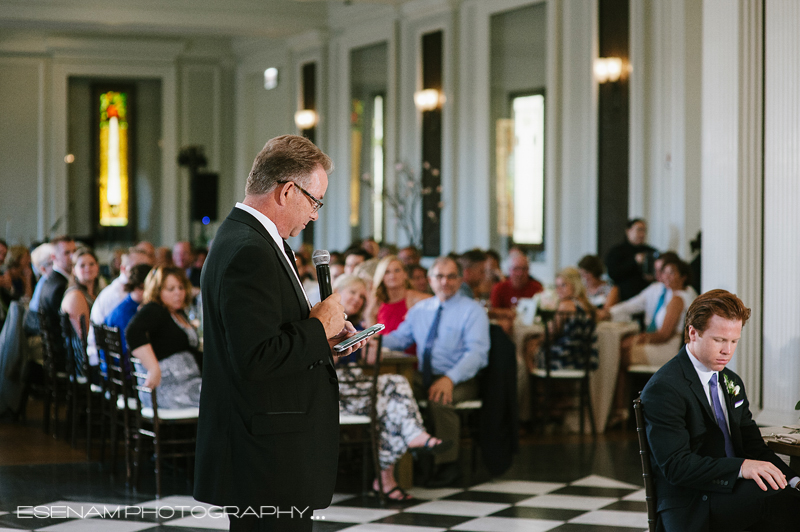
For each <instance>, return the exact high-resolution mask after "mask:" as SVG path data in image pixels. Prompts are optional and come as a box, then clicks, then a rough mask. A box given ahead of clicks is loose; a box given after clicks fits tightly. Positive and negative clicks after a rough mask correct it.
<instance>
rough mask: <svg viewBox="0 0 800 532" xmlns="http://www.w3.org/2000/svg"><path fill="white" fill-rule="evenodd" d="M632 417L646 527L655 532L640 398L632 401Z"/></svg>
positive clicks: (653, 507) (653, 491)
mask: <svg viewBox="0 0 800 532" xmlns="http://www.w3.org/2000/svg"><path fill="white" fill-rule="evenodd" d="M633 415H634V417H635V418H636V434H637V435H638V436H639V457H640V458H641V460H642V478H643V479H644V498H645V503H646V504H647V527H648V529H649V530H650V532H656V525H657V521H658V513H657V506H656V491H655V485H654V483H653V470H652V468H651V467H650V445H649V444H648V443H647V430H646V427H645V423H644V410H643V407H642V400H641V398H639V397H637V398H636V399H634V401H633Z"/></svg>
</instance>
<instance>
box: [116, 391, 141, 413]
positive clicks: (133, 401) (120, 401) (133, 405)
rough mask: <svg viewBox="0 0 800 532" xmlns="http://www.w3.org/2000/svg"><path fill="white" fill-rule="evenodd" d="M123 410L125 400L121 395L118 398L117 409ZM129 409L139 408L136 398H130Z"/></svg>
mask: <svg viewBox="0 0 800 532" xmlns="http://www.w3.org/2000/svg"><path fill="white" fill-rule="evenodd" d="M123 408H125V398H124V397H122V396H121V395H120V396H119V397H117V409H118V410H122V409H123ZM128 408H129V409H131V410H136V409H137V408H138V407H137V406H136V398H135V397H128Z"/></svg>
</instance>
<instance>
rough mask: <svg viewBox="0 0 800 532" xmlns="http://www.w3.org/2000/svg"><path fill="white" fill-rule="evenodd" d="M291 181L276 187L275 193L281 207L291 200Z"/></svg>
mask: <svg viewBox="0 0 800 532" xmlns="http://www.w3.org/2000/svg"><path fill="white" fill-rule="evenodd" d="M291 188H292V185H291V183H281V184H280V185H278V186H277V187H276V188H275V191H274V194H275V195H276V196H275V201H276V202H277V203H278V205H280V206H281V207H285V206H286V205H287V204H288V202H289V191H290V190H291Z"/></svg>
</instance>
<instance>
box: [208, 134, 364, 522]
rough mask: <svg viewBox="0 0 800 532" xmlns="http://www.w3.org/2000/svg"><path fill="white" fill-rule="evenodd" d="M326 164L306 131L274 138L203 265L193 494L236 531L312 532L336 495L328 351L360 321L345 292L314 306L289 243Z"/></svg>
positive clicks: (321, 188)
mask: <svg viewBox="0 0 800 532" xmlns="http://www.w3.org/2000/svg"><path fill="white" fill-rule="evenodd" d="M331 168H332V163H331V160H330V159H329V158H328V156H327V155H325V154H324V153H322V151H320V150H319V148H317V147H316V146H315V145H314V144H312V143H311V142H310V141H309V140H308V139H305V138H303V137H297V136H293V135H286V136H282V137H277V138H274V139H272V140H270V141H269V142H267V144H266V146H264V149H263V150H261V152H260V153H259V154H258V157H256V160H255V162H254V163H253V168H252V170H251V172H250V176H249V177H248V179H247V185H246V188H245V198H244V200H243V201H242V202H241V203H237V204H236V207H235V208H234V209H233V210H232V211H231V213H230V214H229V215H228V218H227V219H226V220H225V221H224V222H223V223H222V225H221V226H220V228H219V230H218V231H217V234H216V236H215V238H214V245H213V246H212V248H211V251H210V253H209V255H208V258H207V259H206V262H205V266H204V268H203V274H202V280H201V290H202V294H203V317H204V322H203V323H204V353H203V386H202V392H201V396H200V421H199V426H198V434H197V458H196V475H195V489H194V496H195V498H197V499H198V500H200V501H204V502H208V503H211V504H215V505H219V506H224V507H225V511H226V513H228V514H233V515H229V517H230V518H231V530H233V531H236V530H248V531H249V530H307V531H310V530H311V525H312V521H311V514H312V512H313V510H314V509H315V508H325V507H327V506H328V505H329V504H330V502H331V497H332V495H333V488H334V485H335V481H336V468H337V459H338V441H339V407H338V402H339V387H338V381H337V379H336V371H335V369H334V367H333V364H334V361H333V357H332V351H331V348H332V346H333V345H335V344H337V343H339V342H340V341H342V340H343V339H344V338H345V337H347V336H351V335H352V334H353V333H354V332H355V329H354V328H353V326H352V325H351V324H349V323H348V322H346V321H345V315H344V309H343V307H342V305H341V303H340V302H339V299H340V296H339V294H333V295H332V296H330V297H328V298H327V299H325V301H322V302H320V303H318V304H317V305H315V306H314V307H313V308H311V305H310V304H309V302H308V298H307V297H306V294H305V292H304V291H303V288H302V285H301V284H300V281H299V279H298V275H297V268H296V266H295V261H294V255H293V253H292V250H291V249H290V248H289V246H288V244H287V243H286V242H285V240H284V239H285V238H288V237H289V236H296V235H298V234H299V233H300V231H302V229H303V228H304V227H305V226H306V225H307V224H308V223H309V222H310V221H312V220H316V219H317V218H318V215H317V211H318V210H319V208H320V207H321V206H322V202H321V201H320V200H319V199H318V198H322V197H323V196H324V194H325V190H326V189H327V187H328V175H327V174H328V173H329V172H330V170H331ZM365 343H366V342H360V343H358V344H356V345H355V346H354V349H358V348H360V347H363V345H364V344H365ZM352 351H353V349H350V350H347V351H345V352H343V353H341V355H348V354H350V353H351V352H352ZM279 512H280V513H279Z"/></svg>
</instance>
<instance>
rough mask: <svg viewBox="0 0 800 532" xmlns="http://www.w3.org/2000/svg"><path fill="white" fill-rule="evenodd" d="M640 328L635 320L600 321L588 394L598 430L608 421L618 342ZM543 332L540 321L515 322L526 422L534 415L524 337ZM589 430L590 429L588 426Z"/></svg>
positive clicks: (521, 403) (521, 401)
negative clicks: (527, 323)
mask: <svg viewBox="0 0 800 532" xmlns="http://www.w3.org/2000/svg"><path fill="white" fill-rule="evenodd" d="M638 330H639V325H638V323H635V322H609V321H601V322H600V323H598V324H597V344H596V345H597V352H598V359H599V360H598V367H597V371H595V372H593V373H592V375H591V378H590V390H589V393H590V394H591V396H592V406H593V407H594V419H595V425H596V426H597V431H598V432H604V431H605V429H606V421H607V420H608V414H609V412H610V411H611V406H612V403H613V401H614V389H615V387H616V385H617V373H618V372H619V344H620V342H621V341H622V339H623V338H624V337H625V336H627V335H628V334H633V333H635V332H637V331H638ZM542 334H544V326H543V325H542V324H541V323H534V324H533V325H522V324H520V323H516V324H515V325H514V331H513V339H514V343H515V344H516V346H517V396H518V398H519V416H520V419H522V420H524V421H527V420H529V419H530V416H531V395H530V393H531V392H530V375H529V374H528V369H527V367H526V366H525V339H526V338H528V337H530V336H535V335H542ZM586 430H590V427H588V426H587V429H586Z"/></svg>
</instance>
